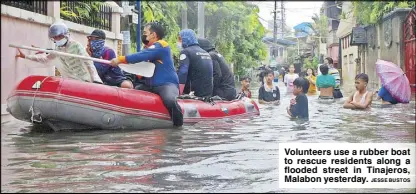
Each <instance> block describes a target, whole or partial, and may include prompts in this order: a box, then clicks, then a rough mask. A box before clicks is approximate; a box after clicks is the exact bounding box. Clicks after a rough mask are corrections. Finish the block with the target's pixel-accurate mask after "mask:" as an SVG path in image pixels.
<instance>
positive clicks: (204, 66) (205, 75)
mask: <svg viewBox="0 0 416 194" xmlns="http://www.w3.org/2000/svg"><path fill="white" fill-rule="evenodd" d="M178 45H179V46H181V47H182V48H183V49H182V50H181V51H180V55H179V69H178V77H179V83H180V84H185V87H184V89H183V94H189V93H190V92H191V91H193V92H194V95H195V96H197V97H211V96H212V91H213V87H214V82H213V65H212V64H213V62H212V59H211V56H210V55H209V53H208V52H207V51H205V50H204V49H202V48H201V47H200V46H199V43H198V39H197V38H196V35H195V32H194V31H193V30H191V29H184V30H182V31H180V32H179V37H178Z"/></svg>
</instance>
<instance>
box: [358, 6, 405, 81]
mask: <svg viewBox="0 0 416 194" xmlns="http://www.w3.org/2000/svg"><path fill="white" fill-rule="evenodd" d="M409 11H410V9H396V10H394V11H393V12H391V13H389V14H387V15H386V16H384V17H383V19H382V20H381V21H380V22H379V23H377V24H376V25H373V26H368V27H366V28H365V29H366V31H367V39H368V41H369V43H368V44H367V46H366V47H365V48H364V53H365V54H364V55H365V56H361V58H365V65H364V66H365V67H364V72H365V73H367V74H368V76H369V79H370V81H369V86H370V88H373V89H377V88H379V87H380V86H381V83H380V79H379V78H378V76H377V74H376V70H375V63H376V61H377V60H378V59H382V60H386V61H391V62H393V63H395V64H396V65H398V66H400V67H401V68H402V69H403V70H404V42H403V21H404V19H405V17H406V16H407V14H408V13H409ZM390 21H391V31H390V32H391V35H389V30H388V29H389V28H390V27H389V26H390V24H389V23H390ZM386 31H387V33H386ZM372 36H374V37H372ZM389 36H390V37H391V41H386V39H387V40H388V37H389ZM386 42H387V43H386Z"/></svg>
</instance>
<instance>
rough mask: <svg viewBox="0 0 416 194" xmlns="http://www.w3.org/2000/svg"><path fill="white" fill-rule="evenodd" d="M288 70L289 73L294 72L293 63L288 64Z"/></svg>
mask: <svg viewBox="0 0 416 194" xmlns="http://www.w3.org/2000/svg"><path fill="white" fill-rule="evenodd" d="M289 72H290V73H295V65H290V66H289Z"/></svg>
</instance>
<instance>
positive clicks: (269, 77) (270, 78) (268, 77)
mask: <svg viewBox="0 0 416 194" xmlns="http://www.w3.org/2000/svg"><path fill="white" fill-rule="evenodd" d="M264 77H265V78H266V82H267V83H268V84H271V83H273V79H274V72H273V71H272V70H270V69H267V70H265V71H264Z"/></svg>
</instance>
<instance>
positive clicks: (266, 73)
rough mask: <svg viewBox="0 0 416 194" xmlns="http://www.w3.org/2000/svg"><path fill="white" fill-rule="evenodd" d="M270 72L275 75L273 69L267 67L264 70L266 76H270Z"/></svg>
mask: <svg viewBox="0 0 416 194" xmlns="http://www.w3.org/2000/svg"><path fill="white" fill-rule="evenodd" d="M269 74H272V75H273V76H274V71H272V70H270V69H266V70H265V71H264V74H263V75H264V76H268V75H269Z"/></svg>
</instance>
